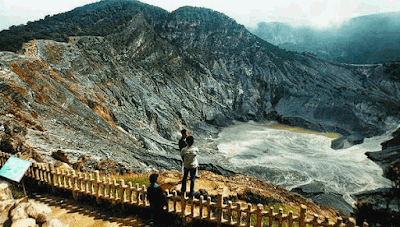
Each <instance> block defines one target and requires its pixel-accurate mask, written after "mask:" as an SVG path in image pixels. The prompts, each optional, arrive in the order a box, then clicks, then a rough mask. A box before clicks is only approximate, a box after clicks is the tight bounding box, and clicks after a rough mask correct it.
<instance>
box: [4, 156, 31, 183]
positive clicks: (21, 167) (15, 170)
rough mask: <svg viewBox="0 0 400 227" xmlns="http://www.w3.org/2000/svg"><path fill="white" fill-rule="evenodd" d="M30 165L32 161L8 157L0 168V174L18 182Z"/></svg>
mask: <svg viewBox="0 0 400 227" xmlns="http://www.w3.org/2000/svg"><path fill="white" fill-rule="evenodd" d="M31 165H32V162H30V161H27V160H24V159H20V158H16V157H10V158H9V159H8V160H7V162H6V163H5V164H4V166H3V167H2V168H1V169H0V176H2V177H5V178H8V179H10V180H13V181H16V182H20V181H21V179H22V177H23V176H24V174H25V171H26V170H27V169H28V168H29V166H31Z"/></svg>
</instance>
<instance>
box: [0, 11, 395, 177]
mask: <svg viewBox="0 0 400 227" xmlns="http://www.w3.org/2000/svg"><path fill="white" fill-rule="evenodd" d="M146 18H147V17H146V16H144V15H143V14H138V15H135V16H134V18H133V19H132V21H130V24H129V26H127V27H126V29H124V30H123V31H122V32H120V33H118V34H111V35H109V36H106V37H93V36H85V37H71V38H70V40H69V42H68V43H60V42H55V41H49V40H36V41H32V42H31V43H29V44H27V45H25V46H29V47H30V48H29V51H28V50H27V52H26V54H25V55H20V54H15V53H10V52H0V84H1V86H0V91H1V95H0V104H1V105H0V106H1V109H0V123H1V124H0V125H3V126H4V127H3V130H2V132H4V133H3V134H4V136H5V137H6V136H7V135H9V134H8V132H9V130H8V126H7V127H5V126H6V122H15V123H18V125H20V127H22V128H23V129H25V130H22V131H20V132H15V133H19V135H21V140H20V141H21V144H22V145H21V146H17V145H18V143H12V141H11V142H10V144H11V145H12V146H9V147H11V148H10V149H11V150H16V151H21V152H30V154H31V157H32V158H34V159H35V158H38V157H39V156H40V157H41V158H42V159H43V161H49V160H51V159H52V158H51V154H52V153H53V152H58V151H59V153H60V154H66V155H67V156H64V157H63V158H65V157H68V161H69V162H75V161H76V160H73V161H71V160H70V159H69V158H70V157H80V156H81V155H90V157H91V158H93V159H94V160H98V161H99V160H101V159H102V158H108V159H112V160H115V161H116V162H118V163H119V165H121V166H123V168H121V169H130V170H134V171H146V170H150V169H153V168H155V169H169V170H170V169H174V168H175V169H179V168H180V156H179V152H178V151H177V150H176V149H177V141H176V138H175V137H176V132H178V131H180V130H181V129H182V128H187V129H188V130H189V131H190V132H191V134H192V135H194V136H195V138H196V146H199V147H200V148H202V149H201V154H200V156H202V157H204V158H203V159H202V160H203V162H205V163H204V164H208V163H212V164H213V165H216V166H223V165H225V164H224V163H222V161H221V160H222V158H220V157H219V155H220V154H219V153H218V151H217V149H216V146H214V145H209V144H210V143H211V144H212V141H213V139H214V138H215V137H216V136H217V134H218V129H219V127H221V126H227V125H229V124H231V122H232V121H233V120H240V121H247V120H258V121H263V120H276V121H279V122H281V123H286V124H291V125H295V126H301V127H305V128H309V129H314V130H319V131H333V132H339V133H341V134H343V135H344V136H351V135H354V134H356V135H360V136H361V137H365V136H372V135H377V134H380V133H382V132H384V131H386V130H387V129H389V128H392V127H394V125H396V123H398V122H399V117H398V116H399V109H398V106H399V104H400V103H399V99H398V97H399V96H400V85H399V82H398V81H394V80H392V79H391V77H390V76H389V75H386V74H385V69H386V67H387V66H386V65H373V66H362V67H355V66H348V65H340V64H334V63H330V62H323V61H321V60H319V59H316V58H314V57H312V56H308V55H301V54H295V53H291V52H285V51H283V50H281V49H279V48H277V47H275V46H273V45H271V44H269V43H267V42H265V41H263V40H261V39H259V38H257V37H256V36H254V35H252V34H251V33H249V32H248V31H247V30H246V29H245V28H244V27H243V26H241V25H239V24H237V23H236V22H235V21H234V20H232V19H230V18H228V17H227V16H225V15H222V14H219V13H217V12H214V11H211V10H207V9H202V8H191V7H184V8H181V9H179V10H177V11H174V12H173V13H171V14H170V15H169V16H168V17H165V18H163V19H159V20H155V21H151V23H149V21H147V20H146ZM30 50H35V51H30ZM7 124H8V125H12V124H11V123H7ZM14 125H16V124H14ZM23 132H26V134H21V133H23ZM5 137H4V138H5ZM2 141H7V140H2ZM17 142H18V141H17ZM6 145H7V144H6ZM5 147H7V146H3V147H2V148H5ZM205 154H207V155H205ZM58 158H59V159H61V157H60V156H58ZM228 168H229V166H228Z"/></svg>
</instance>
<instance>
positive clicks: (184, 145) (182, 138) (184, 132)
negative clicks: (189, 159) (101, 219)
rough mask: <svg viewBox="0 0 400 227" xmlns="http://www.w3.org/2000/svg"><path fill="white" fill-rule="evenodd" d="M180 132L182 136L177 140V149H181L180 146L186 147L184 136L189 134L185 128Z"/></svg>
mask: <svg viewBox="0 0 400 227" xmlns="http://www.w3.org/2000/svg"><path fill="white" fill-rule="evenodd" d="M181 133H182V137H181V139H180V140H179V151H181V150H182V148H184V147H186V137H188V136H189V131H187V130H186V129H182V131H181Z"/></svg>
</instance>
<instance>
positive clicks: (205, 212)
mask: <svg viewBox="0 0 400 227" xmlns="http://www.w3.org/2000/svg"><path fill="white" fill-rule="evenodd" d="M10 156H11V155H10V154H8V153H4V152H1V151H0V166H3V165H4V164H5V162H6V161H7V159H8V158H9V157H10ZM17 156H19V155H17ZM25 175H26V176H28V177H30V178H32V179H34V180H36V181H38V182H41V183H45V184H48V185H50V186H52V187H56V188H60V189H65V190H69V191H71V192H72V195H73V197H74V198H77V197H78V196H79V195H81V194H84V195H88V196H92V197H95V198H96V200H97V201H99V200H101V199H103V200H107V201H110V202H112V203H120V204H121V205H122V206H124V205H128V204H129V205H135V206H138V207H147V206H149V203H148V201H147V199H146V186H145V185H143V186H142V187H139V184H136V185H135V186H133V185H132V183H131V182H128V184H126V183H125V182H124V180H123V179H120V180H119V182H117V181H116V180H115V179H113V180H111V179H110V178H106V177H100V174H99V172H98V171H95V172H94V173H81V172H78V173H77V174H76V171H74V170H71V171H68V170H66V171H64V170H61V171H60V170H58V169H55V168H54V167H53V166H52V165H51V164H44V163H36V162H33V164H32V166H31V167H30V168H29V169H28V170H27V172H26V173H25ZM167 198H168V201H169V202H168V206H167V207H166V211H167V212H169V213H173V214H177V215H180V216H182V218H183V220H184V221H186V220H190V219H200V220H204V221H208V222H214V223H216V225H221V224H225V225H231V226H247V227H251V226H256V227H262V226H270V227H271V226H278V227H282V226H288V227H293V226H299V227H305V226H307V227H311V226H312V227H318V226H325V227H339V226H346V227H355V226H356V222H355V220H354V219H353V218H348V219H347V220H343V218H341V217H339V218H337V220H336V222H335V223H332V222H330V221H329V220H328V219H327V218H322V219H321V218H319V216H318V215H317V214H314V218H311V219H309V218H307V217H306V211H307V209H306V206H304V205H301V207H300V214H299V216H295V215H294V214H293V212H292V211H290V212H289V213H288V214H283V210H282V208H281V209H279V212H278V213H275V212H274V208H273V207H271V208H270V209H269V210H268V211H266V210H265V209H264V206H263V205H262V204H258V205H254V204H250V203H249V204H246V205H245V206H242V205H241V204H240V203H238V204H233V203H232V202H231V201H229V202H227V203H225V204H224V203H223V201H224V200H223V196H222V194H219V195H218V196H217V202H212V201H211V197H208V198H204V197H203V196H200V199H196V198H194V199H188V198H187V197H186V195H183V196H178V194H177V192H176V191H174V192H172V193H170V192H168V191H167ZM344 222H345V223H344ZM363 226H364V227H366V226H368V224H367V223H363Z"/></svg>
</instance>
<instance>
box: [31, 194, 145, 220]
mask: <svg viewBox="0 0 400 227" xmlns="http://www.w3.org/2000/svg"><path fill="white" fill-rule="evenodd" d="M32 199H34V200H35V201H37V202H40V203H44V204H46V205H48V206H50V208H51V210H52V218H54V219H58V220H60V221H61V222H62V223H65V224H68V225H69V226H70V227H119V226H143V227H145V226H150V225H149V221H148V220H146V219H140V218H138V217H135V216H129V214H123V212H121V211H118V210H112V209H111V210H107V208H106V207H103V208H99V207H95V206H88V205H82V204H81V203H78V202H77V201H75V200H73V199H65V198H59V197H55V196H52V195H35V196H34V198H32Z"/></svg>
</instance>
